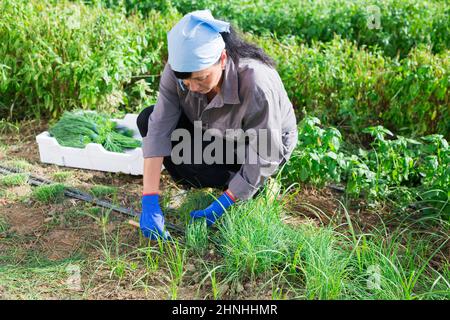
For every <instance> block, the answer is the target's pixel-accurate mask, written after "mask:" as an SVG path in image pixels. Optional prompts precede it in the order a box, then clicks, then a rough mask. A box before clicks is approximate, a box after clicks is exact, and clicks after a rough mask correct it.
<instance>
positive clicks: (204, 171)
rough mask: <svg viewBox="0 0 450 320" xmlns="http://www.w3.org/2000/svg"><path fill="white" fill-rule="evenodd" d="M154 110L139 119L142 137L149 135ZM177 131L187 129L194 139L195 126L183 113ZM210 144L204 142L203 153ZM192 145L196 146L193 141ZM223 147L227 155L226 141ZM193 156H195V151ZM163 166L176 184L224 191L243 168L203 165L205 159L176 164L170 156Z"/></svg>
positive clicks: (174, 142) (233, 165) (142, 114)
mask: <svg viewBox="0 0 450 320" xmlns="http://www.w3.org/2000/svg"><path fill="white" fill-rule="evenodd" d="M153 108H154V106H150V107H147V108H145V109H144V110H142V111H141V113H140V114H139V116H138V118H137V126H138V128H139V132H140V134H141V136H142V137H145V136H146V135H147V131H148V118H149V116H150V114H151V113H152V112H153ZM176 129H186V130H188V131H189V132H190V134H191V137H192V138H193V137H194V125H193V124H192V122H191V121H190V120H189V119H188V118H187V117H186V115H185V114H184V113H183V112H182V114H181V116H180V120H179V121H178V124H177V127H176ZM202 133H203V132H202ZM214 139H216V138H214ZM177 143H178V142H177V141H172V147H173V146H175V145H176V144H177ZM210 143H212V141H205V142H202V151H203V150H204V149H205V147H206V146H207V145H208V144H210ZM191 145H192V146H193V145H194V143H193V141H192V143H191ZM223 145H224V155H225V151H226V150H225V146H226V143H225V141H224V143H223ZM191 155H192V156H193V155H194V153H193V150H192V152H191ZM202 158H203V157H202ZM235 159H236V158H235ZM235 163H237V162H235ZM163 164H164V167H165V168H166V170H167V171H168V172H169V174H170V176H171V177H172V178H173V180H174V181H175V182H176V183H180V184H182V185H185V186H191V187H196V188H205V187H213V188H223V189H226V188H227V186H228V183H229V182H230V180H231V179H232V178H233V176H234V174H235V173H236V172H237V171H239V169H240V168H241V166H242V164H206V163H203V159H202V163H200V164H194V162H193V161H191V163H190V164H185V163H181V164H174V163H173V162H172V159H171V157H170V156H167V157H164V160H163Z"/></svg>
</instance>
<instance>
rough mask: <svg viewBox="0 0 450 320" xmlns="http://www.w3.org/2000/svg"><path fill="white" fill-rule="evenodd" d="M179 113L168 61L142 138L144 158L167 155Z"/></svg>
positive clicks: (178, 102) (176, 94) (169, 151)
mask: <svg viewBox="0 0 450 320" xmlns="http://www.w3.org/2000/svg"><path fill="white" fill-rule="evenodd" d="M180 115H181V106H180V100H179V96H178V93H177V79H176V77H175V75H174V73H173V71H172V70H171V68H170V66H169V64H168V63H166V66H165V67H164V71H163V73H162V76H161V80H160V83H159V93H158V99H157V102H156V104H155V107H154V109H153V112H152V113H151V114H150V117H149V119H148V131H147V135H146V136H145V137H144V138H143V139H142V153H143V156H144V158H150V157H165V156H169V155H170V153H171V151H172V143H171V140H170V137H171V134H172V132H173V131H174V130H175V128H176V126H177V123H178V120H179V118H180Z"/></svg>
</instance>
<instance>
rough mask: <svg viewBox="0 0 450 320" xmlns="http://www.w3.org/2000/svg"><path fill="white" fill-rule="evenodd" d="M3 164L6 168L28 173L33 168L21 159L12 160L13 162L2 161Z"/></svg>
mask: <svg viewBox="0 0 450 320" xmlns="http://www.w3.org/2000/svg"><path fill="white" fill-rule="evenodd" d="M3 164H4V165H5V166H6V167H9V168H14V169H17V170H21V171H30V170H31V169H32V168H33V165H32V164H30V163H29V162H28V161H26V160H23V159H13V160H7V161H4V162H3Z"/></svg>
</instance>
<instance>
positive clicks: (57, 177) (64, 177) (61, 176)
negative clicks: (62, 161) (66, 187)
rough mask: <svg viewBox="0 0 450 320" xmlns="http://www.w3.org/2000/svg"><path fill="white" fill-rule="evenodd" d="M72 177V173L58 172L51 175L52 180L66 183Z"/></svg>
mask: <svg viewBox="0 0 450 320" xmlns="http://www.w3.org/2000/svg"><path fill="white" fill-rule="evenodd" d="M72 177H73V172H70V171H58V172H54V173H53V174H52V179H53V180H54V181H56V182H67V181H68V180H69V179H71V178H72Z"/></svg>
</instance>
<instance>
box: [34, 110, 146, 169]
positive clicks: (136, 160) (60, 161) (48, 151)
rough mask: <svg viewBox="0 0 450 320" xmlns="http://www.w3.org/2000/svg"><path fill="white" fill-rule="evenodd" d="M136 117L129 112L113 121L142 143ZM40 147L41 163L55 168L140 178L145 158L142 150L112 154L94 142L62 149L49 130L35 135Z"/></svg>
mask: <svg viewBox="0 0 450 320" xmlns="http://www.w3.org/2000/svg"><path fill="white" fill-rule="evenodd" d="M137 116H138V115H137V114H131V113H128V114H126V115H125V117H124V118H123V119H112V120H113V121H115V122H117V124H118V125H120V126H124V127H127V128H130V129H132V130H133V131H134V136H133V137H134V138H136V139H138V140H140V141H142V137H141V135H140V134H139V130H138V128H137V124H136V119H137ZM36 141H37V143H38V146H39V155H40V158H41V162H44V163H51V164H56V165H58V166H64V167H72V168H81V169H91V170H99V171H107V172H122V173H127V174H132V175H142V174H143V169H144V158H143V156H142V148H136V149H131V150H127V151H125V153H118V152H111V151H107V150H105V148H104V147H103V146H102V145H100V144H97V143H89V144H87V145H86V147H84V148H82V149H81V148H71V147H63V146H61V145H60V144H59V143H58V141H57V140H56V139H55V138H53V137H51V136H50V134H49V133H48V131H44V132H42V133H40V134H39V135H38V136H36Z"/></svg>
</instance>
